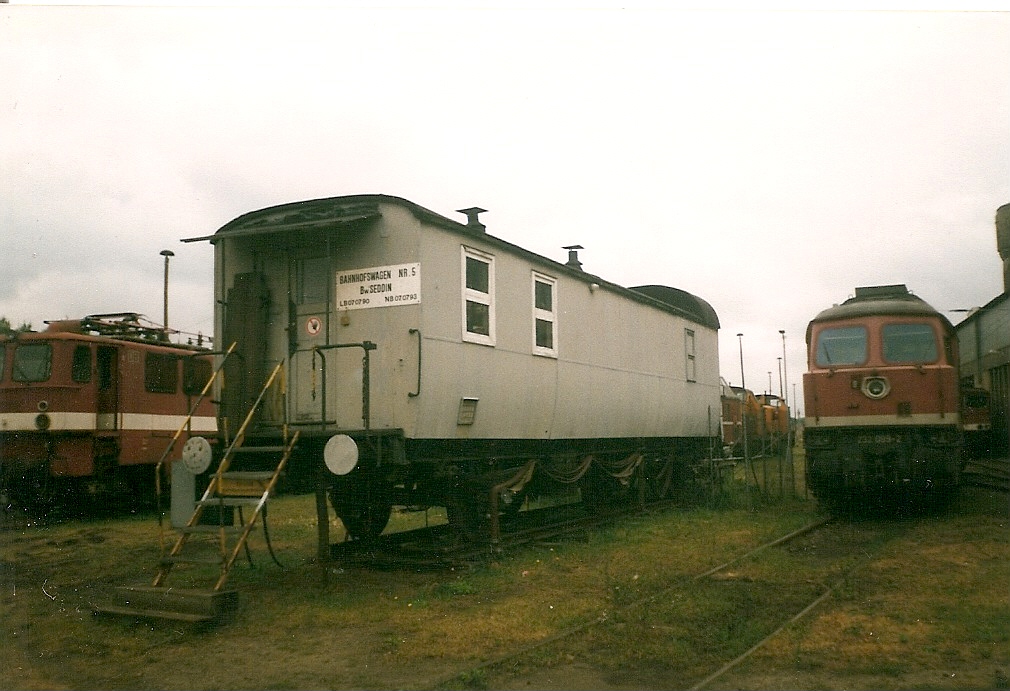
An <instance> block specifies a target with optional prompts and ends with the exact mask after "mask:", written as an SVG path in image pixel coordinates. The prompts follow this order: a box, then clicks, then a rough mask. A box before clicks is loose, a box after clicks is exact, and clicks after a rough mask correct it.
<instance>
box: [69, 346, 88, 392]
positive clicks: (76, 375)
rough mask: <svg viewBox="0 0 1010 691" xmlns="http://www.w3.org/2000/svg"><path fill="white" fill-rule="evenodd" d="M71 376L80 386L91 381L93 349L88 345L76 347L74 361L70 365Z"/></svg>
mask: <svg viewBox="0 0 1010 691" xmlns="http://www.w3.org/2000/svg"><path fill="white" fill-rule="evenodd" d="M70 376H71V378H72V379H73V380H74V381H75V382H78V383H79V384H86V383H87V382H89V381H91V348H89V347H88V346H86V345H79V346H76V347H74V360H73V362H72V363H71V365H70Z"/></svg>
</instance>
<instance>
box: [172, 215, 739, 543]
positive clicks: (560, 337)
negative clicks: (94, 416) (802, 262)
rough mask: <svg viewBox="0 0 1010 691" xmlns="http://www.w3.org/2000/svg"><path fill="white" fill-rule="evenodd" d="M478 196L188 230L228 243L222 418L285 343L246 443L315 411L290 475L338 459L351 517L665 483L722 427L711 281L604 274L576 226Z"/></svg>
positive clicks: (462, 517) (356, 529)
mask: <svg viewBox="0 0 1010 691" xmlns="http://www.w3.org/2000/svg"><path fill="white" fill-rule="evenodd" d="M481 212H483V210H482V209H479V208H471V209H463V210H461V211H460V213H462V214H465V215H466V217H467V222H465V223H461V222H457V221H454V220H451V219H448V218H445V217H443V216H441V215H438V214H436V213H434V212H432V211H429V210H427V209H425V208H422V207H420V206H418V205H416V204H414V203H412V202H409V201H407V200H404V199H401V198H398V197H392V196H386V195H356V196H346V197H333V198H326V199H317V200H311V201H304V202H296V203H290V204H283V205H280V206H275V207H270V208H266V209H262V210H258V211H253V212H250V213H247V214H245V215H243V216H240V217H238V218H236V219H235V220H233V221H231V222H229V223H227V224H226V225H224V226H223V227H221V228H220V229H219V230H218V231H217V232H216V233H215V234H213V235H211V236H207V237H202V238H190V239H187V240H185V241H186V242H193V241H203V240H208V241H210V243H211V244H212V245H213V246H214V249H215V281H214V283H215V291H216V292H215V304H216V306H217V309H216V314H215V337H216V339H220V340H218V341H217V342H219V343H235V344H236V349H235V353H236V356H233V357H232V358H230V360H229V362H228V363H226V365H225V370H224V373H225V377H224V380H225V384H224V387H223V390H222V391H221V393H220V399H221V429H222V430H227V429H232V430H234V429H235V428H236V427H237V426H238V425H237V421H238V420H241V419H243V418H244V417H245V416H247V414H248V411H249V410H250V403H251V402H252V399H253V398H254V397H255V395H256V393H255V392H256V391H257V390H258V389H259V387H260V385H261V383H262V382H263V381H264V379H265V378H266V375H267V372H269V371H271V368H273V367H276V366H277V364H278V363H279V364H282V365H283V367H284V371H285V372H286V391H285V394H284V395H283V397H280V398H278V397H271V398H270V402H269V404H268V405H265V406H263V408H262V410H261V411H260V412H257V413H256V416H255V422H254V428H253V429H252V430H251V431H250V432H249V433H248V435H247V437H248V439H250V440H252V441H247V442H246V443H247V444H249V443H262V444H270V443H275V441H276V439H277V438H279V437H281V436H282V435H283V434H284V432H285V431H286V430H287V429H289V428H296V429H298V430H299V440H298V442H297V448H296V449H295V451H294V453H293V455H292V457H291V461H290V462H289V463H288V465H287V474H288V479H287V482H288V483H289V484H290V483H295V482H296V481H297V478H299V477H302V478H312V479H313V480H314V481H318V478H320V477H321V478H323V480H322V481H323V482H324V483H325V485H326V487H327V491H328V494H329V498H330V503H331V505H332V507H333V510H334V512H335V513H336V515H337V516H338V517H339V518H340V519H341V521H342V522H343V524H344V526H345V528H346V530H347V532H348V534H349V535H350V536H351V537H352V538H370V537H374V536H375V535H378V534H379V533H380V532H381V531H382V530H383V529H384V527H385V526H386V523H387V521H388V518H389V516H390V512H391V509H392V507H394V506H398V507H407V508H413V509H424V508H427V507H429V506H444V507H446V510H447V513H448V515H449V518H450V523H453V524H454V525H457V526H458V527H460V528H461V529H462V530H465V531H469V532H471V533H472V530H473V528H474V526H475V525H476V524H477V523H481V522H482V521H483V522H484V523H485V524H486V522H487V519H488V517H489V516H491V517H495V518H494V520H497V517H498V516H499V515H501V516H503V517H504V516H507V515H510V514H514V513H515V512H516V511H518V509H519V508H520V506H521V505H522V504H523V500H524V499H525V498H526V497H532V496H537V495H540V496H544V495H552V494H561V493H565V492H572V491H574V489H576V488H577V489H578V490H579V491H580V493H581V497H582V500H583V501H584V502H587V503H589V504H591V505H594V504H601V505H603V504H611V503H613V502H618V501H622V500H624V501H631V500H632V498H634V500H636V501H637V500H639V499H640V497H641V496H646V494H648V495H650V496H669V495H670V494H672V493H674V492H676V491H678V490H680V489H682V484H683V480H684V478H685V477H687V476H689V475H690V473H691V471H692V466H693V465H695V464H697V463H698V462H699V461H701V460H703V459H705V458H706V457H708V456H709V454H710V453H711V449H712V447H713V446H715V445H717V444H718V440H719V436H720V435H719V416H720V407H719V406H720V400H719V394H720V386H719V384H720V380H719V369H718V362H719V357H718V337H717V336H718V328H719V321H718V317H717V316H716V313H715V311H714V310H713V309H712V307H711V306H710V305H709V304H708V303H707V302H705V301H704V300H702V299H700V298H698V297H696V296H694V295H691V294H690V293H687V292H684V291H682V290H678V289H675V288H670V287H666V286H660V285H648V286H641V287H637V288H625V287H621V286H618V285H616V284H614V283H610V282H608V281H605V280H604V279H602V278H600V277H598V276H595V275H592V274H590V273H587V272H586V271H584V270H583V269H582V268H581V263H580V262H579V260H578V257H577V254H576V252H577V250H578V249H581V248H580V247H578V246H571V247H568V248H566V249H568V250H569V259H568V262H567V263H565V264H562V263H558V262H555V261H552V260H550V259H548V258H545V257H543V256H540V255H537V254H534V253H533V252H530V251H528V250H525V249H522V248H520V247H518V246H516V245H513V244H510V243H508V242H506V241H504V240H501V239H499V238H497V237H494V236H492V235H490V234H488V233H487V232H486V230H485V226H484V225H483V224H482V223H481V222H480V221H479V219H478V214H479V213H481ZM326 469H329V471H330V472H329V473H327V472H325V471H326ZM320 471H323V472H320ZM632 488H637V490H636V491H634V492H632V491H631V489H632Z"/></svg>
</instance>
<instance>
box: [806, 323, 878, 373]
mask: <svg viewBox="0 0 1010 691" xmlns="http://www.w3.org/2000/svg"><path fill="white" fill-rule="evenodd" d="M816 353H817V357H816V358H815V362H816V363H817V366H818V367H838V366H840V365H861V364H863V363H864V362H866V327H865V326H840V327H835V328H832V329H823V330H822V331H821V332H820V333H819V334H818V335H817V350H816Z"/></svg>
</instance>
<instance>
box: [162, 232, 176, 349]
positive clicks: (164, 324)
mask: <svg viewBox="0 0 1010 691" xmlns="http://www.w3.org/2000/svg"><path fill="white" fill-rule="evenodd" d="M161 256H163V257H164V258H165V291H164V294H165V314H164V318H163V319H162V322H161V328H162V331H163V332H164V337H163V338H164V340H166V341H167V340H168V259H169V257H174V256H175V252H173V251H172V250H162V251H161Z"/></svg>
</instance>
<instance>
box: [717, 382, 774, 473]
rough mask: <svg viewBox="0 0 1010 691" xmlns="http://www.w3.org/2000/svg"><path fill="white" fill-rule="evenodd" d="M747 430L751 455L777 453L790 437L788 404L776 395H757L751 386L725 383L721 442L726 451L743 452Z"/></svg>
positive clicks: (748, 450) (740, 454)
mask: <svg viewBox="0 0 1010 691" xmlns="http://www.w3.org/2000/svg"><path fill="white" fill-rule="evenodd" d="M744 416H746V427H745V426H744V422H745V421H744ZM745 429H746V433H747V448H746V454H747V455H748V456H758V455H763V454H772V453H778V452H780V451H781V450H782V449H783V445H784V444H785V443H786V441H787V439H788V437H787V436H786V435H787V434H788V431H789V407H788V406H787V405H786V403H785V401H784V400H782V399H781V398H780V397H779V396H776V395H775V394H770V393H763V394H754V392H752V391H751V390H750V389H744V388H742V387H739V386H729V385H726V386H724V387H723V395H722V435H723V437H722V443H723V448H724V449H725V453H727V454H729V455H733V456H742V455H744V453H745V449H744V430H745Z"/></svg>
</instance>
